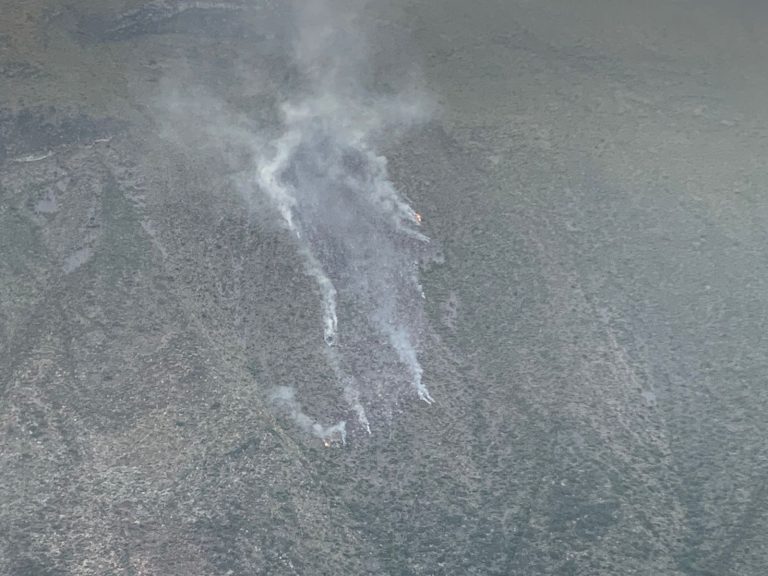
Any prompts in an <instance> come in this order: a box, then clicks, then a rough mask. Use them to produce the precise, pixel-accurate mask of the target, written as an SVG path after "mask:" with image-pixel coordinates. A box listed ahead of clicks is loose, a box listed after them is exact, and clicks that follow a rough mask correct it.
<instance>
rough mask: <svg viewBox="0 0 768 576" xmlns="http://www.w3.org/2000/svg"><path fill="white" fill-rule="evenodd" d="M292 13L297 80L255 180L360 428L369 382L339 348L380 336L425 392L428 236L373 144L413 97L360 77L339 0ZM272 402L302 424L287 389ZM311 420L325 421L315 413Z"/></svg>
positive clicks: (397, 124)
mask: <svg viewBox="0 0 768 576" xmlns="http://www.w3.org/2000/svg"><path fill="white" fill-rule="evenodd" d="M295 15H296V22H297V24H298V26H297V30H298V36H297V40H296V62H297V65H298V68H299V71H300V73H301V74H302V75H303V77H304V79H305V80H306V84H307V88H306V89H305V90H304V91H303V93H302V94H301V96H300V97H298V98H295V99H291V100H288V101H286V102H284V103H283V105H282V107H281V112H282V121H283V131H282V134H281V135H280V136H279V137H278V138H277V139H276V140H275V141H274V142H272V143H271V145H270V146H269V149H268V151H267V152H266V153H264V154H262V155H261V156H260V157H259V160H258V164H257V170H256V178H255V180H256V184H257V186H258V188H259V189H260V190H261V191H263V192H264V193H266V194H267V195H268V197H269V198H270V199H271V201H272V202H273V204H274V206H275V208H276V209H277V211H278V212H279V214H280V217H281V218H282V221H283V223H284V226H285V227H286V228H287V229H288V230H289V231H290V233H291V235H292V236H293V239H294V242H295V244H296V253H297V255H298V256H299V257H300V258H302V260H303V263H304V268H305V270H306V273H307V274H308V275H309V276H310V277H312V278H313V279H314V281H315V283H316V286H317V289H318V293H319V295H320V307H321V309H322V313H323V323H322V337H323V339H324V341H325V345H326V347H327V358H328V361H329V363H330V364H331V366H332V367H333V370H334V373H335V374H336V377H337V379H338V381H339V383H340V385H341V388H342V389H343V393H344V398H345V399H346V401H347V403H348V405H349V408H350V409H351V410H353V411H354V413H355V414H356V415H357V420H358V423H359V425H360V426H361V427H362V428H363V429H365V430H367V431H368V432H369V433H370V424H369V421H368V418H367V415H366V411H365V408H364V406H363V403H362V400H361V397H366V396H367V397H369V398H370V397H371V394H370V393H367V392H370V389H371V386H372V385H373V386H374V387H375V384H373V383H372V382H370V381H368V382H366V383H365V384H366V390H361V388H360V383H359V382H360V380H359V378H358V377H357V375H356V374H354V372H353V371H354V362H352V361H349V360H348V359H347V358H346V357H345V355H347V354H349V355H350V356H351V355H354V353H355V352H358V353H360V352H363V353H365V350H361V348H363V349H364V348H370V347H371V346H376V347H377V348H378V350H377V353H378V354H381V353H382V352H383V350H382V348H386V349H387V350H389V351H390V352H391V353H392V354H394V356H395V358H396V359H397V361H398V364H399V365H400V366H401V367H402V368H401V371H403V372H404V375H405V377H406V378H407V380H408V381H409V382H410V386H411V388H412V390H413V393H415V395H416V396H417V397H418V398H420V399H422V400H423V401H425V402H427V403H432V402H433V399H432V396H431V395H430V393H429V391H428V389H427V387H426V386H425V385H424V383H423V382H422V373H423V370H422V368H421V365H420V363H419V359H418V344H419V343H418V335H419V332H420V331H421V326H420V324H421V323H422V321H423V319H422V315H423V312H422V309H421V306H422V304H421V300H422V299H423V292H422V290H421V287H420V285H419V283H418V250H419V248H418V246H414V244H419V243H426V242H428V241H429V240H428V238H427V237H426V236H424V235H423V234H422V233H421V232H420V231H419V230H418V229H417V228H418V226H419V224H420V216H419V215H418V214H417V213H416V212H415V211H414V209H413V208H412V207H411V206H410V205H409V204H408V203H407V202H406V201H405V200H404V199H403V197H402V196H401V195H400V194H399V193H398V191H397V190H396V189H395V187H394V186H393V184H392V182H391V181H390V179H389V177H388V173H387V162H386V159H385V158H384V157H383V156H382V155H381V154H379V153H377V151H376V147H375V144H376V142H377V140H378V139H380V138H381V137H382V135H385V134H386V133H387V132H388V131H391V130H396V129H400V128H402V127H403V126H407V125H410V124H412V123H413V122H414V121H415V120H417V119H418V118H419V117H420V116H421V115H422V114H423V110H424V108H423V105H422V102H421V101H419V100H414V99H411V100H408V99H406V98H404V97H402V96H400V95H397V94H395V95H392V94H390V95H387V96H378V97H377V96H374V94H375V92H372V91H371V90H370V86H366V80H368V81H370V80H371V75H370V70H369V69H367V68H366V64H367V62H368V59H367V50H368V49H369V47H368V46H367V45H366V44H365V43H364V42H363V41H362V37H361V32H360V31H361V27H360V23H359V22H358V21H356V19H357V18H359V16H360V11H359V10H358V9H351V6H350V5H348V4H346V3H342V2H331V1H323V2H308V3H302V4H301V5H296V7H295ZM339 310H345V311H346V314H345V316H346V317H347V318H348V322H347V323H345V322H344V321H341V322H340V320H339V317H338V315H339ZM382 339H383V342H384V343H385V345H384V346H383V347H382V346H381V340H382ZM356 348H357V350H355V349H356ZM346 366H349V367H350V368H349V369H348V368H346ZM381 377H382V378H386V377H387V376H381ZM379 384H381V383H379ZM379 389H380V386H379ZM389 392H390V394H391V393H392V392H393V391H389ZM284 396H285V393H284V392H283V393H282V395H281V396H280V398H283V397H284ZM282 403H283V404H286V405H287V406H288V407H290V409H289V413H290V414H291V416H292V417H293V418H294V420H296V422H297V423H298V424H299V425H300V426H302V427H303V428H305V429H307V423H308V421H307V417H306V416H305V415H304V413H303V412H301V410H300V408H299V407H298V406H297V404H296V402H295V400H294V398H293V397H291V398H290V402H287V403H286V401H284V400H282ZM343 424H344V423H343V422H342V423H340V424H339V425H343ZM339 425H337V426H339ZM312 431H313V433H315V434H318V432H320V433H325V432H329V433H330V432H334V433H335V432H337V430H336V429H335V427H334V429H333V430H331V429H327V430H326V429H323V428H322V427H318V425H317V424H315V423H313V424H312ZM342 437H343V436H342Z"/></svg>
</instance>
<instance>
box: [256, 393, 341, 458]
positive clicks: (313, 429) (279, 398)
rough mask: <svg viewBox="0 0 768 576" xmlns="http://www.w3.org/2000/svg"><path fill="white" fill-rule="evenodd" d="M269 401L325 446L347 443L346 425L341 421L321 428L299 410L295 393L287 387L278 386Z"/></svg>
mask: <svg viewBox="0 0 768 576" xmlns="http://www.w3.org/2000/svg"><path fill="white" fill-rule="evenodd" d="M271 400H272V402H273V404H275V406H277V408H278V409H280V410H283V411H285V412H286V413H287V415H288V416H289V417H290V418H291V420H293V421H294V422H295V423H296V424H297V425H298V426H299V428H301V429H302V430H303V431H304V432H306V433H307V434H311V435H312V436H315V437H316V438H320V439H321V440H322V441H323V442H325V443H326V445H328V444H330V443H331V442H335V441H340V442H341V443H342V444H346V442H347V424H346V422H344V421H343V420H342V421H341V422H338V423H336V424H333V425H332V426H323V425H322V424H320V423H319V422H316V421H315V420H313V419H312V418H310V417H309V416H308V415H307V414H305V413H304V411H303V410H302V409H301V405H299V403H298V401H297V400H296V393H295V391H294V390H293V388H291V387H289V386H278V387H276V388H275V389H274V390H273V391H272V397H271Z"/></svg>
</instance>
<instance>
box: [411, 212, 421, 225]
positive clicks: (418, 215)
mask: <svg viewBox="0 0 768 576" xmlns="http://www.w3.org/2000/svg"><path fill="white" fill-rule="evenodd" d="M413 216H414V217H415V218H416V222H417V223H419V224H421V220H422V218H421V214H419V213H418V212H414V213H413Z"/></svg>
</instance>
